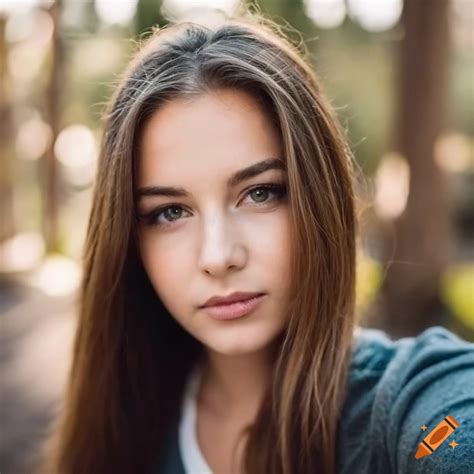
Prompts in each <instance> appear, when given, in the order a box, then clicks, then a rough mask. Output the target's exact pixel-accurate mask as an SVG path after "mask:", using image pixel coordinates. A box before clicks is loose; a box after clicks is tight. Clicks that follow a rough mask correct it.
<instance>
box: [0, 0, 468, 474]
mask: <svg viewBox="0 0 474 474" xmlns="http://www.w3.org/2000/svg"><path fill="white" fill-rule="evenodd" d="M243 2H244V0H241V1H239V0H220V1H219V0H214V1H213V0H87V1H86V0H56V1H53V0H0V135H1V160H0V218H1V221H0V311H1V313H2V315H1V319H0V321H1V330H2V331H1V336H0V367H1V379H0V384H1V385H0V396H1V406H0V413H1V419H0V422H1V427H0V429H1V433H2V441H1V446H0V470H1V472H2V473H6V474H16V473H29V472H32V469H33V468H34V465H35V462H36V460H37V448H38V446H39V443H40V442H41V439H42V438H43V437H44V434H45V431H46V429H47V426H48V423H49V421H50V420H51V417H52V415H53V413H54V412H55V410H56V409H57V406H58V403H59V402H60V400H61V394H62V390H63V387H64V381H65V376H66V373H67V369H68V365H69V361H70V351H71V342H72V337H73V334H74V327H75V318H76V314H75V307H76V303H77V297H78V293H77V290H78V285H79V284H80V279H81V252H82V245H83V239H84V237H85V231H86V226H87V220H88V212H89V209H90V204H91V190H92V186H93V182H94V173H95V168H96V160H97V152H98V144H99V142H100V137H101V125H102V122H101V117H102V114H103V112H104V106H105V103H106V102H107V100H108V98H109V97H110V95H111V93H112V90H113V87H114V85H115V84H116V83H117V82H118V80H119V77H120V74H121V72H122V71H123V68H124V66H125V65H126V63H127V62H128V60H129V59H130V58H131V56H132V54H133V52H134V51H135V50H136V48H137V46H138V45H139V43H140V41H141V40H142V39H143V38H145V37H146V36H147V34H148V33H149V32H150V31H151V28H152V27H155V26H163V25H165V24H167V23H169V22H174V21H177V20H181V19H192V20H193V21H209V20H210V19H212V17H213V16H214V15H222V14H233V13H235V12H237V11H238V8H239V6H240V5H241V4H242V3H243ZM255 4H256V2H254V1H250V0H247V1H245V5H248V6H253V5H255ZM258 8H259V9H260V10H261V12H262V13H264V14H265V15H266V16H267V17H268V18H270V19H273V20H274V21H275V22H277V23H278V24H280V25H283V27H284V29H285V31H287V33H288V34H289V36H290V37H291V38H292V39H294V40H295V41H300V40H303V41H304V42H305V44H306V48H307V52H308V55H309V57H310V60H311V61H312V64H313V66H314V67H315V69H316V71H317V73H318V75H319V77H320V79H321V82H322V84H323V87H324V89H325V91H326V94H327V95H328V97H329V99H330V101H331V103H332V104H333V106H334V107H335V109H336V110H337V113H338V115H339V117H340V120H341V122H342V123H343V125H344V127H345V128H346V129H347V131H348V136H349V139H350V143H351V146H352V149H353V151H354V154H355V157H356V159H357V161H358V163H359V164H360V166H361V169H362V170H363V177H362V179H360V181H359V182H358V183H357V188H358V189H357V192H358V193H359V196H360V200H361V207H360V214H359V215H360V242H359V243H360V245H359V258H358V279H357V311H358V317H359V320H360V322H361V325H363V326H370V327H375V328H381V329H383V330H385V331H387V332H388V333H389V334H390V335H392V336H393V337H394V338H398V337H404V336H412V335H416V334H418V333H419V332H421V331H422V330H423V329H425V328H427V327H429V326H433V325H442V326H444V327H447V328H448V329H450V330H451V331H453V332H455V333H457V334H458V335H460V336H461V337H463V338H464V339H467V340H470V341H474V298H473V294H474V252H473V250H474V248H473V245H472V243H473V231H474V186H473V177H474V155H473V150H474V134H473V132H474V121H473V83H474V81H473V70H472V68H473V39H474V34H473V33H474V31H473V17H474V0H451V1H448V0H404V1H403V0H259V1H258Z"/></svg>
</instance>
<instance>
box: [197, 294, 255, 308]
mask: <svg viewBox="0 0 474 474" xmlns="http://www.w3.org/2000/svg"><path fill="white" fill-rule="evenodd" d="M261 294H262V293H255V292H247V291H237V292H235V293H231V294H230V295H227V296H213V297H212V298H209V299H208V300H207V301H206V302H205V303H204V304H203V305H202V306H201V308H204V307H209V306H217V305H219V306H221V305H224V304H230V303H236V302H238V301H246V300H249V299H251V298H254V297H256V296H259V295H261Z"/></svg>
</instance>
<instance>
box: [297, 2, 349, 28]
mask: <svg viewBox="0 0 474 474" xmlns="http://www.w3.org/2000/svg"><path fill="white" fill-rule="evenodd" d="M305 9H306V14H307V15H308V16H309V17H310V18H311V20H313V22H314V23H315V24H316V25H317V26H319V27H320V28H336V27H338V26H340V25H341V24H342V23H343V22H344V19H345V17H346V5H345V3H344V0H305Z"/></svg>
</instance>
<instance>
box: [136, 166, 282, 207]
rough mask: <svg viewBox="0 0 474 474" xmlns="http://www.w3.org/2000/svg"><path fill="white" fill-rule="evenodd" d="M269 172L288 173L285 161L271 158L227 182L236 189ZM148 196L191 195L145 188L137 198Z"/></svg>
mask: <svg viewBox="0 0 474 474" xmlns="http://www.w3.org/2000/svg"><path fill="white" fill-rule="evenodd" d="M268 170H283V171H286V166H285V163H284V162H283V160H281V159H278V158H269V159H267V160H264V161H260V162H258V163H255V164H253V165H251V166H249V167H248V168H244V169H241V170H239V171H237V172H236V173H234V174H233V175H232V176H231V177H230V178H229V179H228V181H227V186H228V187H234V186H236V185H237V184H239V183H241V182H242V181H246V180H247V179H250V178H253V177H254V176H258V175H259V174H262V173H264V172H265V171H268ZM147 196H171V197H187V196H189V193H188V192H187V191H186V190H185V189H183V188H174V187H170V186H145V187H143V188H139V189H138V190H137V192H136V197H137V198H142V197H147Z"/></svg>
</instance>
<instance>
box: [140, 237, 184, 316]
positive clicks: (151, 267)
mask: <svg viewBox="0 0 474 474" xmlns="http://www.w3.org/2000/svg"><path fill="white" fill-rule="evenodd" d="M139 246H140V253H141V257H142V261H143V266H144V267H145V271H146V272H147V275H148V278H149V279H150V281H151V283H152V285H153V287H154V288H155V291H156V293H157V295H158V297H159V298H160V300H161V301H162V302H163V304H164V305H165V306H166V307H167V309H168V310H169V311H171V312H172V313H174V312H175V311H176V308H177V307H178V308H179V303H180V302H182V301H183V298H182V294H183V291H186V288H185V287H186V281H187V278H189V275H190V270H189V268H188V265H189V262H188V258H186V255H187V254H186V253H185V252H181V251H180V250H179V249H178V248H177V247H176V245H171V244H170V243H169V242H167V240H166V239H162V238H161V237H157V236H156V235H153V231H152V232H149V233H148V232H146V231H145V232H144V233H143V234H141V235H140V238H139ZM180 295H181V297H180Z"/></svg>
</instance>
